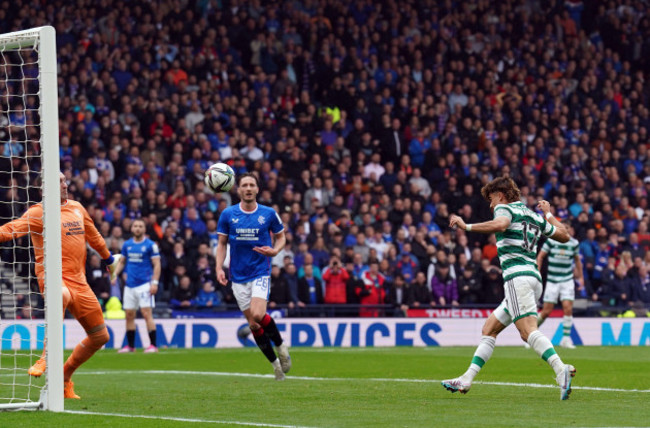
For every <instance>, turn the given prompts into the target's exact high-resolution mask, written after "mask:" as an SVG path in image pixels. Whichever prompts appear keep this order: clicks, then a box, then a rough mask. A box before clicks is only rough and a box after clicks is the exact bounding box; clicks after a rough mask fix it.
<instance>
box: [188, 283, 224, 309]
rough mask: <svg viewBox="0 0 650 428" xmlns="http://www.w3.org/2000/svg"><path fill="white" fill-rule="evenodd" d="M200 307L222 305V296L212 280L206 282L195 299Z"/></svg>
mask: <svg viewBox="0 0 650 428" xmlns="http://www.w3.org/2000/svg"><path fill="white" fill-rule="evenodd" d="M194 302H195V303H196V306H197V307H198V308H214V307H217V306H219V305H221V297H220V296H219V293H218V292H217V291H216V290H215V288H214V285H213V283H212V282H206V283H204V284H203V287H202V288H201V289H200V290H199V292H198V293H197V295H196V298H195V299H194Z"/></svg>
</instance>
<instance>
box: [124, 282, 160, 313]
mask: <svg viewBox="0 0 650 428" xmlns="http://www.w3.org/2000/svg"><path fill="white" fill-rule="evenodd" d="M155 306H156V303H155V300H154V297H153V296H152V295H151V284H150V283H148V282H146V283H144V284H142V285H138V286H137V287H124V306H123V307H122V309H124V310H127V309H129V310H136V309H138V308H154V307H155Z"/></svg>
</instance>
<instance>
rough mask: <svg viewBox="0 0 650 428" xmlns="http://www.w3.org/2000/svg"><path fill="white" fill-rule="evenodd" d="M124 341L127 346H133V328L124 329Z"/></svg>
mask: <svg viewBox="0 0 650 428" xmlns="http://www.w3.org/2000/svg"><path fill="white" fill-rule="evenodd" d="M126 341H127V342H128V344H129V347H131V348H135V330H127V331H126Z"/></svg>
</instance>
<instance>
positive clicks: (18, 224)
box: [0, 204, 43, 242]
mask: <svg viewBox="0 0 650 428" xmlns="http://www.w3.org/2000/svg"><path fill="white" fill-rule="evenodd" d="M28 233H35V234H39V235H40V234H42V233H43V207H42V206H41V204H36V205H34V206H32V207H30V208H29V209H28V210H27V211H25V213H24V214H23V215H22V216H21V217H20V218H17V219H16V220H13V221H10V222H9V223H7V224H5V225H3V226H0V242H6V241H11V240H13V239H16V238H20V237H21V236H25V235H27V234H28ZM41 239H42V238H41Z"/></svg>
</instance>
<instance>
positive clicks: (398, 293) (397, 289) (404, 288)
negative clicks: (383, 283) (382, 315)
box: [386, 274, 409, 317]
mask: <svg viewBox="0 0 650 428" xmlns="http://www.w3.org/2000/svg"><path fill="white" fill-rule="evenodd" d="M408 299H409V287H408V285H407V284H406V281H404V277H403V276H402V275H401V274H397V275H395V277H394V278H393V281H392V282H390V283H389V284H388V291H387V292H386V304H388V305H391V306H392V316H395V317H405V316H408V309H409V305H408ZM387 315H391V314H387Z"/></svg>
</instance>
